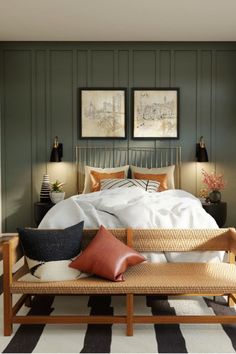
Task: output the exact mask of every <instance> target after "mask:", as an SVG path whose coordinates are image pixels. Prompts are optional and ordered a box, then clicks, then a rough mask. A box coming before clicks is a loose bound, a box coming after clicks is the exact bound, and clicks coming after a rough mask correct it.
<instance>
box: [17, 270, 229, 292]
mask: <svg viewBox="0 0 236 354" xmlns="http://www.w3.org/2000/svg"><path fill="white" fill-rule="evenodd" d="M11 292H12V293H24V294H30V293H31V294H127V293H132V294H183V293H184V294H188V293H189V294H216V293H219V294H226V293H230V292H232V293H236V266H235V265H233V264H227V263H187V264H186V263H165V264H157V263H143V264H139V265H136V266H134V267H132V268H130V269H129V270H128V271H127V272H126V273H125V281H124V282H112V281H109V280H104V279H100V278H97V277H89V278H82V279H78V280H72V281H60V282H55V281H54V282H27V281H20V280H18V281H13V283H12V285H11Z"/></svg>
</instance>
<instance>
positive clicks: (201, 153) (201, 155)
mask: <svg viewBox="0 0 236 354" xmlns="http://www.w3.org/2000/svg"><path fill="white" fill-rule="evenodd" d="M196 159H197V161H198V162H208V161H209V160H208V154H207V149H206V146H205V143H204V140H203V136H201V137H200V140H199V143H197V144H196Z"/></svg>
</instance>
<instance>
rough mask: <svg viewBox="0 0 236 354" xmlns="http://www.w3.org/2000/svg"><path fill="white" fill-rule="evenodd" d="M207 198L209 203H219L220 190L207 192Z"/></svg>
mask: <svg viewBox="0 0 236 354" xmlns="http://www.w3.org/2000/svg"><path fill="white" fill-rule="evenodd" d="M209 200H210V202H211V203H219V202H220V201H221V193H220V191H212V192H211V193H209Z"/></svg>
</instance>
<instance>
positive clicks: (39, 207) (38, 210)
mask: <svg viewBox="0 0 236 354" xmlns="http://www.w3.org/2000/svg"><path fill="white" fill-rule="evenodd" d="M54 205H55V204H53V203H50V202H49V203H42V202H36V203H34V220H35V222H36V225H37V226H38V225H39V224H40V222H41V220H42V219H43V217H44V215H46V214H47V212H48V210H49V209H51V208H52V207H53V206H54Z"/></svg>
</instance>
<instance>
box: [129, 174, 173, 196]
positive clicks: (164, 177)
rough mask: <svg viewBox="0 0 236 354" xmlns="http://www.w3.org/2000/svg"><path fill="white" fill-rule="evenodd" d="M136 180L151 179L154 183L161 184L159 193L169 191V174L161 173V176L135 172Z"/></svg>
mask: <svg viewBox="0 0 236 354" xmlns="http://www.w3.org/2000/svg"><path fill="white" fill-rule="evenodd" d="M134 178H136V179H149V180H152V181H157V182H159V183H160V187H159V189H158V192H162V191H165V190H167V189H168V186H167V174H166V173H161V174H149V173H138V172H134Z"/></svg>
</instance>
